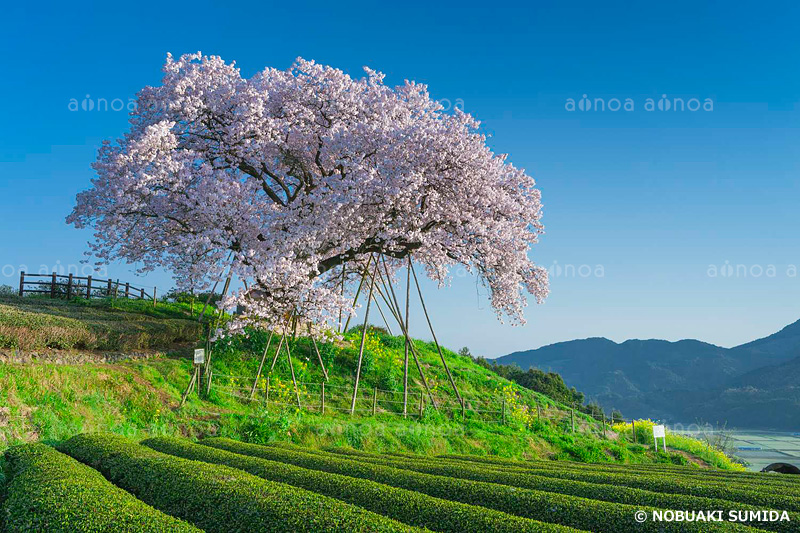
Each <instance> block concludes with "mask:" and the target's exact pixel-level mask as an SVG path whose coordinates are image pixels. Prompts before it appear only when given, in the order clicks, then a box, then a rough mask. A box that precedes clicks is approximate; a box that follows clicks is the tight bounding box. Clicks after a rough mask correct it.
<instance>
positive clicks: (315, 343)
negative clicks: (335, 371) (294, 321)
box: [308, 323, 328, 381]
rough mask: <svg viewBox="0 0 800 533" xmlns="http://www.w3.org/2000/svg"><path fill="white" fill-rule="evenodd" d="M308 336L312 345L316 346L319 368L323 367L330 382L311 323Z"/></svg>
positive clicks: (323, 372) (326, 378) (326, 379)
mask: <svg viewBox="0 0 800 533" xmlns="http://www.w3.org/2000/svg"><path fill="white" fill-rule="evenodd" d="M308 336H309V338H310V339H311V344H313V345H314V351H315V352H316V354H317V360H318V361H319V366H320V367H322V374H323V375H324V376H325V381H328V371H327V370H325V363H323V362H322V354H321V353H319V348H318V347H317V339H315V338H314V335H313V334H312V333H311V323H309V324H308Z"/></svg>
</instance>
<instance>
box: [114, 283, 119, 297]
mask: <svg viewBox="0 0 800 533" xmlns="http://www.w3.org/2000/svg"><path fill="white" fill-rule="evenodd" d="M118 296H119V278H117V283H116V285H114V299H115V300H116V298H117V297H118Z"/></svg>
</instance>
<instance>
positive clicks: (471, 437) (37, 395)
mask: <svg viewBox="0 0 800 533" xmlns="http://www.w3.org/2000/svg"><path fill="white" fill-rule="evenodd" d="M201 307H202V306H201V305H200V304H195V311H194V314H195V315H196V314H197V312H198V311H199V308H201ZM8 309H11V310H10V311H8ZM189 309H190V308H189V305H188V304H179V303H161V302H159V304H158V306H157V307H156V308H155V309H154V308H153V307H152V303H151V302H146V301H136V300H116V301H112V300H91V301H90V300H76V301H71V302H64V301H62V300H51V299H49V298H24V299H20V298H16V297H5V298H2V299H0V325H2V324H4V323H5V324H8V323H10V319H9V318H8V317H9V316H12V315H13V316H17V314H19V313H21V314H23V315H25V316H27V318H26V319H25V320H29V321H30V322H29V326H27V327H28V328H29V329H30V332H31V336H32V338H38V339H42V338H45V337H47V335H49V334H51V333H53V331H52V330H50V329H48V327H39V326H37V325H36V324H37V323H38V322H37V321H41V322H43V323H51V322H50V321H55V322H58V321H66V323H67V324H68V326H65V328H67V329H68V330H69V331H71V332H72V334H73V336H72V337H70V336H69V335H63V336H60V337H58V338H59V339H61V341H63V343H64V345H67V346H71V347H72V348H73V349H75V347H76V346H83V345H86V346H89V345H91V343H84V344H81V342H84V341H81V342H78V341H76V340H74V339H75V338H77V337H80V335H84V334H85V335H90V336H91V335H94V337H92V338H93V339H94V341H93V342H96V341H97V340H98V339H100V338H101V337H102V335H101V336H98V334H96V333H92V331H94V330H93V329H92V328H95V329H96V330H97V331H99V330H101V329H102V328H107V329H110V330H113V331H115V335H118V337H117V338H118V339H125V340H123V341H119V342H118V343H117V344H116V346H117V347H120V346H123V345H129V344H130V345H139V344H141V341H142V340H143V339H144V338H147V339H148V342H152V345H153V346H156V347H158V348H160V349H164V348H167V347H168V345H169V344H163V343H165V342H167V341H165V340H164V339H167V338H168V339H169V340H170V342H171V341H172V340H174V337H171V334H170V333H168V332H170V331H171V328H172V325H171V324H173V323H177V324H180V327H181V328H184V327H185V328H199V326H198V325H197V323H196V322H193V321H191V320H187V319H186V318H187V317H188V315H190V314H191V312H190V310H189ZM0 327H2V326H0ZM20 327H21V326H20ZM70 328H72V329H70ZM131 328H132V329H131ZM150 330H152V331H151V332H150V333H147V332H148V331H150ZM48 332H49V333H48ZM80 332H83V333H80ZM86 332H88V333H86ZM143 332H144V333H143ZM197 335H199V331H195V333H194V334H193V336H194V338H197ZM112 336H113V335H111V334H108V335H106V337H105V338H111V337H112ZM20 338H21V337H20V336H17V337H16V339H17V340H19V339H20ZM267 338H268V333H267V332H264V331H249V332H248V333H247V334H245V335H238V336H235V337H231V338H226V339H222V340H220V341H217V342H215V343H214V347H213V350H212V354H213V355H212V361H213V364H212V367H213V370H214V375H215V378H214V387H213V389H212V392H211V395H210V396H209V397H208V398H204V399H202V400H201V399H200V398H198V397H197V396H196V395H194V394H193V395H192V396H190V398H189V401H188V402H187V404H186V405H185V406H184V407H183V408H182V409H178V408H177V407H178V403H179V400H180V397H181V393H182V392H183V390H184V389H185V387H186V385H187V383H188V380H189V376H190V373H191V369H192V366H191V362H190V361H189V359H188V357H189V354H188V353H186V352H182V353H178V352H175V353H173V352H168V353H167V354H166V355H164V356H156V357H151V358H148V359H138V360H131V361H121V362H118V363H114V364H94V363H92V364H80V365H72V364H49V363H41V362H39V363H34V364H25V365H16V364H13V365H12V364H8V365H0V406H2V407H0V449H2V448H3V447H5V446H8V445H12V444H17V443H23V442H30V441H37V440H43V441H46V442H58V441H61V440H64V439H67V438H69V437H71V436H73V435H75V434H78V433H81V432H87V431H110V432H114V433H117V434H121V435H126V436H131V437H147V436H166V435H173V436H174V435H178V436H186V437H192V438H201V437H206V436H226V437H232V438H236V439H240V440H243V441H247V442H253V443H270V442H282V441H283V442H294V443H296V444H301V445H303V446H306V447H312V448H319V447H324V446H348V447H351V448H355V449H361V450H368V451H377V452H382V451H383V452H412V453H415V454H425V455H430V454H447V453H452V454H468V455H482V456H500V457H506V458H527V459H536V458H539V459H555V460H562V461H563V460H569V461H580V462H594V463H627V464H635V463H644V464H647V463H656V462H657V463H672V462H678V463H680V462H685V461H686V460H685V459H684V458H683V457H682V456H680V455H677V454H674V453H671V454H663V453H653V452H652V451H650V450H649V449H648V447H646V446H642V445H639V444H633V443H631V442H629V441H628V440H626V439H613V438H604V436H603V433H602V426H601V425H600V424H598V423H597V422H596V421H594V420H592V419H591V418H589V417H586V416H585V415H583V414H581V413H576V414H575V428H576V431H575V432H574V433H573V432H572V422H571V417H570V410H569V408H568V407H567V406H564V405H562V404H559V403H558V402H555V401H553V400H552V399H550V398H548V397H546V396H544V395H542V394H538V393H536V392H533V391H530V390H528V389H524V388H522V387H520V386H518V385H516V384H514V383H511V382H509V381H508V380H506V379H504V378H502V377H500V376H498V375H497V374H495V373H494V372H492V371H491V370H489V369H486V368H484V367H482V366H480V365H478V364H476V363H475V362H474V361H473V360H472V359H471V358H469V357H466V356H461V355H458V354H456V353H454V352H452V351H450V350H447V349H445V350H444V354H445V357H446V358H447V361H448V364H449V366H450V369H451V371H452V373H453V376H454V378H455V380H456V382H457V384H458V386H459V390H460V392H461V394H462V396H463V397H464V398H465V400H466V405H467V410H466V416H465V417H462V415H461V410H460V407H459V406H458V404H457V402H456V399H455V395H454V394H453V392H452V390H451V389H450V384H449V382H448V380H447V377H446V374H445V371H444V369H443V368H442V365H441V361H440V360H439V355H438V352H437V351H436V347H435V345H434V344H433V343H430V342H424V341H415V345H416V347H417V350H418V352H419V353H420V363H421V365H422V367H423V369H424V372H425V375H426V378H427V381H428V383H429V385H430V386H431V388H432V390H433V393H434V394H435V396H436V398H437V401H438V402H439V404H440V410H439V411H437V410H435V409H433V408H432V406H431V405H430V403H429V402H428V401H427V398H425V402H426V403H425V409H424V411H423V417H422V419H418V406H419V398H420V394H422V393H423V391H424V389H423V387H422V381H421V380H420V378H419V375H418V374H417V372H416V367H415V366H414V364H413V362H412V364H411V365H410V370H411V372H410V379H409V384H410V387H411V392H410V398H409V418H408V419H404V418H403V417H402V415H401V410H402V404H401V403H400V400H402V385H401V384H402V354H403V351H402V349H403V339H402V338H401V337H397V336H392V335H389V334H387V333H386V332H384V331H381V330H380V329H374V330H370V332H369V334H368V337H367V342H366V344H365V350H364V362H363V366H362V379H361V386H360V391H361V394H360V395H359V397H358V401H357V409H358V415H359V416H355V417H352V418H351V417H350V416H348V415H347V408H349V406H350V400H351V394H352V387H353V374H354V372H355V367H356V364H357V356H358V346H359V342H360V331H358V330H357V329H356V330H353V331H351V332H350V333H348V334H347V335H346V337H345V340H344V341H343V342H342V341H335V342H324V341H323V340H322V339H321V340H320V341H319V348H320V351H321V353H322V358H323V361H324V363H325V365H326V367H327V369H328V371H329V375H330V379H329V381H328V382H327V383H326V408H327V409H326V413H325V415H322V414H320V413H319V406H320V403H321V395H320V393H321V382H322V381H323V380H324V378H323V375H322V371H321V368H320V366H319V364H318V362H317V357H316V352H315V351H314V350H313V345H312V344H311V342H310V341H309V340H308V339H306V338H302V337H301V338H298V339H297V340H293V341H291V342H290V346H291V351H292V355H293V361H294V370H295V374H296V376H297V378H298V380H299V381H300V394H301V401H302V403H303V410H302V411H298V410H297V408H296V406H295V405H294V402H295V396H294V389H293V386H292V382H291V379H290V373H289V367H288V363H287V360H286V357H285V353H284V354H282V355H281V357H280V358H279V359H278V363H277V365H276V367H275V370H274V371H273V372H272V373H271V375H270V399H271V400H272V402H275V401H278V402H280V403H279V404H276V403H270V405H269V409H268V410H267V409H266V408H265V407H264V405H263V403H262V402H260V401H257V402H253V403H248V402H245V401H241V400H240V399H239V398H236V397H234V396H231V395H230V394H228V393H229V392H237V393H239V394H242V395H245V396H246V395H249V392H250V388H251V386H252V383H253V379H254V377H255V374H256V370H257V367H258V364H259V361H260V358H261V355H262V354H263V351H264V347H265V345H266V343H267ZM65 339H66V340H65ZM70 339H73V340H70ZM37 342H38V341H37ZM42 342H44V341H42ZM198 342H202V339H200V340H199V341H198ZM44 344H45V345H46V344H47V342H44ZM145 344H147V343H145ZM277 344H278V342H277V339H273V343H272V346H271V348H270V351H269V354H268V356H267V363H266V369H265V373H266V372H267V371H268V370H269V365H270V363H271V361H272V358H273V355H274V352H275V349H276V348H277ZM265 386H266V380H265V379H263V378H262V379H261V380H260V382H259V383H258V386H257V389H256V394H257V396H256V397H257V398H258V399H262V400H263V396H264V393H265ZM376 387H377V388H379V389H380V392H379V395H378V407H377V416H374V417H373V416H371V406H372V398H373V394H374V390H375V388H376ZM504 399H505V410H506V417H505V424H503V423H501V418H502V415H501V413H500V411H501V410H502V408H503V407H502V406H503V400H504ZM537 405H538V407H539V409H538V410H537V408H536V406H537ZM476 410H484V411H487V410H488V411H493V412H492V413H476V412H475V411H476ZM540 414H541V417H540ZM718 466H720V467H721V468H727V467H728V465H725V464H724V463H719V464H718Z"/></svg>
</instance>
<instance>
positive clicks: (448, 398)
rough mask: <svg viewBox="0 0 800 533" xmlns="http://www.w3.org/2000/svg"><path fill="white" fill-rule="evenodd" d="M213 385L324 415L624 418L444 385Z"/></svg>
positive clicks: (278, 381)
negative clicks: (458, 391)
mask: <svg viewBox="0 0 800 533" xmlns="http://www.w3.org/2000/svg"><path fill="white" fill-rule="evenodd" d="M212 380H213V390H215V391H216V392H217V393H218V394H221V395H224V396H228V397H231V398H234V399H236V400H238V401H241V402H244V403H249V404H253V403H255V404H258V405H260V406H261V407H262V408H263V409H264V410H265V411H267V412H269V411H271V410H302V411H305V412H309V413H315V414H320V415H333V414H353V415H358V416H373V417H381V416H397V417H404V418H411V419H417V420H419V419H423V418H425V417H426V416H428V414H429V413H431V412H438V413H440V415H444V416H446V417H449V418H452V419H454V420H461V421H468V420H480V421H482V422H486V423H496V424H502V425H505V424H508V423H510V422H512V421H516V422H519V423H525V424H528V425H530V424H533V423H534V422H540V423H548V424H551V425H552V424H555V425H559V426H561V427H562V428H563V429H564V430H566V431H572V432H582V433H586V432H594V433H600V432H602V433H603V434H604V435H607V436H608V435H610V434H611V426H612V425H613V424H615V423H617V424H618V423H620V422H623V421H624V420H622V419H621V418H619V417H612V418H606V417H605V415H604V414H603V415H599V416H594V417H593V416H591V415H587V414H586V413H582V412H581V411H579V410H577V409H575V408H573V407H567V406H561V405H557V404H555V403H544V402H534V403H531V404H525V403H521V402H520V401H519V397H517V396H512V397H508V396H507V395H505V394H494V395H492V394H486V395H480V394H464V393H461V394H460V395H461V399H462V401H463V403H462V402H460V401H459V400H458V398H457V397H455V395H454V394H453V393H452V391H444V390H441V389H438V390H432V391H431V392H430V393H429V392H428V391H427V390H425V389H424V388H422V387H412V388H409V390H408V393H407V395H406V396H405V398H404V394H403V391H402V390H389V389H382V388H379V387H360V388H359V390H358V394H357V395H356V397H355V401H354V400H353V386H352V385H335V384H331V383H323V382H308V381H297V388H296V389H295V386H294V384H293V382H292V381H291V379H287V378H280V377H274V376H273V377H271V376H265V377H262V378H260V379H259V380H258V382H257V383H256V385H255V386H253V382H254V377H253V376H250V377H248V376H233V375H227V374H221V373H216V372H215V373H213V378H212ZM593 422H594V423H593Z"/></svg>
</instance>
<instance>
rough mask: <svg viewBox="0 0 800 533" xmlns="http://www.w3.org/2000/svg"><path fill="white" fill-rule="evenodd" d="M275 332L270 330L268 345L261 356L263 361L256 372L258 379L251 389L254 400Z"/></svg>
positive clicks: (251, 396)
mask: <svg viewBox="0 0 800 533" xmlns="http://www.w3.org/2000/svg"><path fill="white" fill-rule="evenodd" d="M274 333H275V332H274V331H273V330H270V332H269V338H268V339H267V345H266V346H265V347H264V354H263V355H262V356H261V362H260V363H259V364H258V372H256V379H255V380H254V381H253V388H252V389H250V399H251V400H252V399H253V397H254V396H255V395H256V388H257V387H258V380H259V379H261V371H262V370H263V369H264V361H266V359H267V352H268V351H269V345H270V344H272V335H273V334H274Z"/></svg>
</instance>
